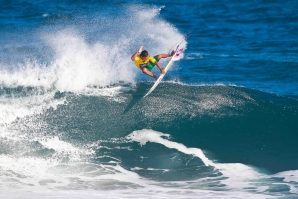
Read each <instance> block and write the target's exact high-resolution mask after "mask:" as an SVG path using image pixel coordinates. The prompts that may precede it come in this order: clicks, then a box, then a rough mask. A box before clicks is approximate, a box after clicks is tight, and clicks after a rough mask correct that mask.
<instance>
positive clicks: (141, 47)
mask: <svg viewBox="0 0 298 199" xmlns="http://www.w3.org/2000/svg"><path fill="white" fill-rule="evenodd" d="M142 49H143V46H140V48H139V50H138V51H137V52H135V53H134V54H133V55H132V56H131V58H130V59H131V61H134V60H135V59H136V57H137V56H138V55H139V54H140V53H141V52H142Z"/></svg>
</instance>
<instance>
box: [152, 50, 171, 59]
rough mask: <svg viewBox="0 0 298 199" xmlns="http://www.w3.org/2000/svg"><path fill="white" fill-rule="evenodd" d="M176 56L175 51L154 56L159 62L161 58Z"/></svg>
mask: <svg viewBox="0 0 298 199" xmlns="http://www.w3.org/2000/svg"><path fill="white" fill-rule="evenodd" d="M174 54H175V51H174V50H173V51H172V52H171V54H159V55H156V56H154V58H155V57H156V58H157V59H156V61H159V60H160V59H161V58H168V57H171V56H173V55H174Z"/></svg>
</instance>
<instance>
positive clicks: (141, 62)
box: [131, 46, 175, 80]
mask: <svg viewBox="0 0 298 199" xmlns="http://www.w3.org/2000/svg"><path fill="white" fill-rule="evenodd" d="M174 54H175V51H172V52H171V54H159V55H156V56H154V57H152V56H151V55H149V53H148V51H146V50H143V46H140V48H139V50H138V51H137V52H135V53H134V54H133V55H132V56H131V60H132V61H134V62H135V64H136V66H137V67H138V68H139V69H141V70H142V72H143V73H145V74H146V75H148V76H150V77H153V78H154V79H155V80H157V77H156V76H155V75H154V74H153V73H152V72H151V70H152V69H153V68H154V66H155V65H156V66H157V67H158V68H159V70H160V73H161V74H165V71H164V70H163V68H162V67H161V66H160V64H159V63H158V62H159V60H160V59H162V58H167V57H171V56H173V55H174Z"/></svg>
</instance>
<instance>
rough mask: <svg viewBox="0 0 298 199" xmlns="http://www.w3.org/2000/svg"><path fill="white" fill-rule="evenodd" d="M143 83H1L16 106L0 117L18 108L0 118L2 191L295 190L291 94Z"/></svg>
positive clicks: (295, 105) (252, 193) (296, 105)
mask: <svg viewBox="0 0 298 199" xmlns="http://www.w3.org/2000/svg"><path fill="white" fill-rule="evenodd" d="M150 86H151V83H145V82H144V83H137V84H135V85H134V86H131V85H122V86H120V85H118V86H115V87H110V88H90V89H91V90H92V95H88V94H81V95H78V94H74V93H71V92H59V91H57V92H45V93H43V94H41V93H39V94H38V95H37V94H36V91H34V90H35V89H34V88H25V87H19V88H17V89H8V88H4V91H5V92H3V93H1V96H2V98H3V97H5V98H6V100H7V102H10V101H12V100H13V102H14V103H6V104H5V105H3V106H4V107H5V108H4V111H2V113H3V112H6V113H7V114H8V115H9V111H12V112H14V113H17V114H16V116H15V118H14V119H12V118H6V117H5V115H2V121H5V122H3V125H1V131H2V132H3V133H2V134H1V147H0V151H1V156H0V157H1V160H2V161H1V165H0V166H1V170H2V176H1V187H2V189H4V190H5V189H9V188H12V187H17V188H19V189H29V190H30V186H31V187H33V188H34V189H36V190H37V192H38V191H42V190H44V189H57V190H69V189H71V190H82V189H83V190H85V189H91V190H114V191H116V192H115V198H117V197H120V196H121V197H122V196H123V190H125V189H127V188H128V189H134V190H135V194H141V193H142V194H144V195H142V194H141V195H140V197H149V196H150V195H151V191H153V190H154V191H153V192H154V193H157V194H158V193H164V194H168V196H169V197H170V195H171V194H170V193H171V192H172V191H174V190H176V191H177V192H178V193H180V194H182V193H184V191H185V190H191V193H189V197H192V196H193V195H192V194H198V193H200V194H203V193H204V192H205V191H210V194H211V197H213V196H214V197H215V196H216V194H218V193H223V194H227V197H229V194H231V195H233V194H236V193H237V192H241V194H240V195H241V196H246V197H251V198H253V197H257V196H258V197H268V196H272V195H274V194H275V191H276V189H278V190H280V193H279V194H285V195H287V196H291V195H292V194H296V191H295V190H296V188H297V184H296V182H297V181H296V180H295V179H296V178H297V167H298V161H297V157H296V155H295V151H297V144H296V141H295V140H296V138H297V129H298V128H297V127H298V126H297V125H298V124H297V122H296V118H297V110H298V100H297V99H295V98H290V97H283V96H278V95H274V94H268V93H264V92H260V91H257V90H252V89H247V88H243V87H235V86H224V85H213V86H211V85H210V86H189V85H182V84H175V83H162V84H160V85H159V87H158V88H157V89H156V90H155V91H154V92H153V93H152V94H151V95H149V96H148V97H146V98H143V96H144V94H145V93H146V90H148V89H149V88H150ZM94 93H97V95H95V94H94ZM177 93H179V95H177ZM46 96H47V97H46ZM45 99H47V100H45ZM29 102H30V103H29ZM18 103H19V104H18ZM38 103H40V104H42V105H39V106H37V104H38ZM36 107H39V108H36ZM23 112H26V113H29V112H32V114H27V115H22V113H23ZM8 179H9V180H10V182H11V183H7V180H8ZM195 187H196V188H195ZM198 187H199V188H198ZM197 188H198V189H197ZM52 194H53V195H55V194H54V193H52ZM59 194H62V195H63V196H64V194H66V193H65V192H63V191H62V192H59ZM81 194H83V195H84V194H85V192H82V193H81ZM98 194H102V192H96V194H95V195H97V196H98ZM213 194H214V195H213ZM242 194H243V195H242ZM83 195H82V197H83ZM178 195H179V194H178ZM182 195H183V194H182ZM182 195H181V197H182ZM231 195H230V196H231ZM65 197H66V196H65ZM150 197H151V196H150ZM177 197H178V196H177Z"/></svg>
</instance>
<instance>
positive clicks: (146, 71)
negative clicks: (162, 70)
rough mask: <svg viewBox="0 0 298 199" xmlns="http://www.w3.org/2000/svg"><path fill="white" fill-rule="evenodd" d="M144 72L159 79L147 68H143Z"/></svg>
mask: <svg viewBox="0 0 298 199" xmlns="http://www.w3.org/2000/svg"><path fill="white" fill-rule="evenodd" d="M142 72H143V73H145V74H146V75H148V76H150V77H153V78H154V79H155V80H157V77H156V76H155V75H154V74H153V73H152V72H150V71H149V70H148V69H147V68H143V69H142Z"/></svg>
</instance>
